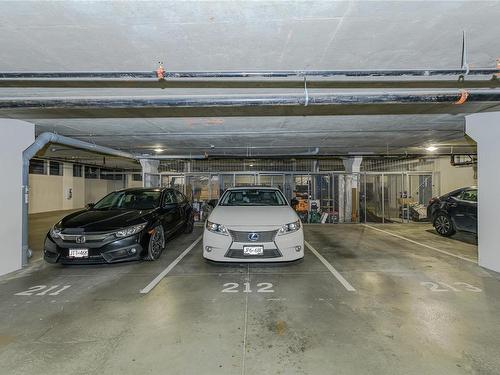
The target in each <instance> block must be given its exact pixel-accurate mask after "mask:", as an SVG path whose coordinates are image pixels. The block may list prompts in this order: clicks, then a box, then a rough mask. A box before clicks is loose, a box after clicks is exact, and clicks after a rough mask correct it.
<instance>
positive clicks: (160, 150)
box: [154, 148, 165, 152]
mask: <svg viewBox="0 0 500 375" xmlns="http://www.w3.org/2000/svg"><path fill="white" fill-rule="evenodd" d="M163 151H165V150H164V149H162V148H155V149H154V152H163Z"/></svg>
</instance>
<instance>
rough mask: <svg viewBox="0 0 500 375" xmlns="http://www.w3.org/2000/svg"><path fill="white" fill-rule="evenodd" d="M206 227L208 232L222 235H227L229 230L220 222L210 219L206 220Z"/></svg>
mask: <svg viewBox="0 0 500 375" xmlns="http://www.w3.org/2000/svg"><path fill="white" fill-rule="evenodd" d="M206 228H207V230H209V231H210V232H213V233H217V234H222V235H224V236H229V232H228V231H227V228H226V227H225V226H224V225H222V224H216V223H212V222H211V221H208V220H207V224H206Z"/></svg>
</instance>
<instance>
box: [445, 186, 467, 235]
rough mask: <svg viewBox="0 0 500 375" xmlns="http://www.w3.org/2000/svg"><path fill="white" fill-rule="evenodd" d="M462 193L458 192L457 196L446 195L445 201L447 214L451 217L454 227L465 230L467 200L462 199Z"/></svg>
mask: <svg viewBox="0 0 500 375" xmlns="http://www.w3.org/2000/svg"><path fill="white" fill-rule="evenodd" d="M462 194H463V193H462ZM462 194H460V195H459V196H458V197H453V196H451V197H448V199H447V202H446V204H447V208H448V214H449V215H450V217H451V218H452V220H453V222H454V224H455V229H457V230H467V216H466V215H467V206H468V202H465V201H463V200H462Z"/></svg>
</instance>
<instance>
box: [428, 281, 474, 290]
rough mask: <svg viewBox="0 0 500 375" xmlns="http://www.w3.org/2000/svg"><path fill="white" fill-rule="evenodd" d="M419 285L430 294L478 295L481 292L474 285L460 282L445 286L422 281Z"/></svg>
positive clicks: (440, 283)
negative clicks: (470, 293) (464, 293)
mask: <svg viewBox="0 0 500 375" xmlns="http://www.w3.org/2000/svg"><path fill="white" fill-rule="evenodd" d="M420 285H422V286H425V287H427V288H428V289H429V290H430V291H431V292H449V291H452V292H462V291H465V292H475V293H480V292H482V291H483V290H482V289H479V288H478V287H476V286H474V285H470V284H468V283H464V282H461V281H458V282H455V283H453V285H450V284H446V283H442V282H439V283H434V282H431V281H422V282H421V283H420Z"/></svg>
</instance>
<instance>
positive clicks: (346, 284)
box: [304, 241, 356, 292]
mask: <svg viewBox="0 0 500 375" xmlns="http://www.w3.org/2000/svg"><path fill="white" fill-rule="evenodd" d="M304 244H305V245H306V246H307V248H308V249H309V250H311V251H312V253H313V254H314V255H316V257H317V258H318V259H319V260H320V261H321V263H323V264H324V265H325V267H326V268H328V271H330V272H331V273H332V275H333V276H335V278H336V279H337V280H338V281H339V282H340V283H341V284H342V285H343V286H344V288H346V289H347V290H348V291H349V292H355V291H356V289H354V287H353V286H352V285H351V284H349V282H348V281H347V280H346V279H344V276H342V275H341V274H340V273H339V271H337V270H336V269H335V268H334V267H333V266H332V265H331V264H330V263H328V261H327V260H326V259H325V258H323V256H322V255H321V254H320V253H318V251H317V250H316V249H315V248H314V247H312V246H311V244H309V242H307V241H304Z"/></svg>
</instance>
